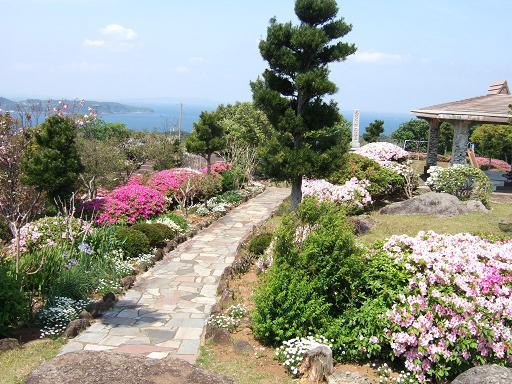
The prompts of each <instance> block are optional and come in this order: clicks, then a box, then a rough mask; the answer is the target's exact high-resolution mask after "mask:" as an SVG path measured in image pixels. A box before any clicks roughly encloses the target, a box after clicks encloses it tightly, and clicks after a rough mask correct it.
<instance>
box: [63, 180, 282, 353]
mask: <svg viewBox="0 0 512 384" xmlns="http://www.w3.org/2000/svg"><path fill="white" fill-rule="evenodd" d="M288 195H289V190H288V189H284V188H275V187H270V188H267V190H266V191H265V192H263V193H262V194H260V195H259V196H257V197H255V198H253V199H251V200H249V201H248V202H246V203H244V204H242V205H240V206H239V207H237V208H235V209H233V210H232V211H230V212H229V213H228V214H227V215H226V216H224V217H222V218H221V219H219V220H218V221H216V222H215V223H213V224H212V225H210V226H209V227H208V228H205V229H203V230H202V231H200V232H199V233H198V234H197V235H196V236H194V237H193V238H192V239H190V240H188V241H186V242H184V243H182V244H180V245H179V246H178V247H177V248H176V249H175V250H174V251H172V252H170V253H168V254H167V255H166V256H165V258H164V259H163V260H162V261H160V262H158V263H157V264H156V265H155V266H154V267H153V268H151V269H150V270H149V271H147V272H145V273H144V274H142V275H140V276H139V277H138V278H137V281H136V283H135V285H134V286H133V288H131V289H130V290H128V291H127V292H126V294H125V295H124V296H123V297H121V299H120V300H119V301H118V302H117V303H116V305H115V306H114V308H113V309H112V310H111V311H109V312H107V313H106V314H105V315H104V316H103V317H102V318H101V319H99V320H98V321H97V322H95V323H94V324H93V325H91V326H90V327H89V328H88V329H87V330H85V331H84V332H82V333H81V334H80V335H79V336H77V337H75V338H74V339H71V340H70V341H69V342H68V343H67V344H66V345H65V346H64V347H63V349H62V350H61V353H67V352H71V351H79V350H88V351H104V350H110V351H114V352H125V353H136V354H144V355H146V356H148V357H151V358H164V357H166V356H168V355H172V356H174V357H178V358H181V359H184V360H187V361H189V362H195V359H196V357H197V355H198V352H199V345H200V343H201V338H202V335H203V331H204V326H205V322H206V319H207V318H208V316H209V315H210V310H211V308H212V306H213V305H214V304H215V302H216V300H217V293H216V292H217V286H218V283H219V279H220V275H221V274H222V272H223V271H224V269H225V268H226V267H227V266H229V265H231V263H233V261H234V260H235V256H236V251H237V248H238V245H239V244H240V242H242V241H243V240H244V239H245V238H246V237H247V236H249V235H250V233H251V231H252V229H253V226H254V225H259V224H261V223H263V222H264V221H265V220H267V219H268V218H269V217H270V215H271V214H272V213H273V211H274V210H275V209H276V208H277V207H278V206H279V205H280V204H281V203H282V201H283V200H284V199H285V198H286V197H287V196H288Z"/></svg>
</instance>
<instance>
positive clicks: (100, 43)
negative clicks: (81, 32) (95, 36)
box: [84, 39, 105, 48]
mask: <svg viewBox="0 0 512 384" xmlns="http://www.w3.org/2000/svg"><path fill="white" fill-rule="evenodd" d="M84 46H85V47H91V48H102V47H104V46H105V40H91V39H85V40H84Z"/></svg>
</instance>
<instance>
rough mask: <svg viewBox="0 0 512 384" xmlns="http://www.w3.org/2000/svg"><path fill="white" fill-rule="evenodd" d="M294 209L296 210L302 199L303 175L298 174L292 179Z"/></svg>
mask: <svg viewBox="0 0 512 384" xmlns="http://www.w3.org/2000/svg"><path fill="white" fill-rule="evenodd" d="M291 200H292V201H291V204H292V211H295V210H296V209H297V207H298V206H299V204H300V202H301V201H302V176H297V177H296V178H294V179H293V180H292V196H291Z"/></svg>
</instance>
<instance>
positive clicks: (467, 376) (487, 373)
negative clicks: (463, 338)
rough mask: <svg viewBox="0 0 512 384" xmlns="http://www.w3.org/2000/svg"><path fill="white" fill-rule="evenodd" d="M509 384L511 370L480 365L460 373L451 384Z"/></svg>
mask: <svg viewBox="0 0 512 384" xmlns="http://www.w3.org/2000/svg"><path fill="white" fill-rule="evenodd" d="M483 383H485V384H510V383H512V369H510V368H505V367H501V366H499V365H494V364H493V365H482V366H479V367H474V368H471V369H469V370H467V371H466V372H464V373H461V374H460V375H459V376H457V378H456V379H455V380H453V381H452V384H483Z"/></svg>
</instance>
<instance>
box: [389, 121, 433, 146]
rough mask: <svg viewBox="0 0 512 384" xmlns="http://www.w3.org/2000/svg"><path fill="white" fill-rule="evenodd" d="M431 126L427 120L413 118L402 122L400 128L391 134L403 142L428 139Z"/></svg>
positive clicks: (399, 141)
mask: <svg viewBox="0 0 512 384" xmlns="http://www.w3.org/2000/svg"><path fill="white" fill-rule="evenodd" d="M428 131H429V126H428V122H427V121H426V120H420V119H412V120H409V121H407V122H405V123H402V124H400V126H399V127H398V129H397V130H396V131H395V132H393V133H392V134H391V138H392V139H393V140H395V141H396V142H398V143H400V144H403V143H404V142H405V140H415V141H426V140H428Z"/></svg>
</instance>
